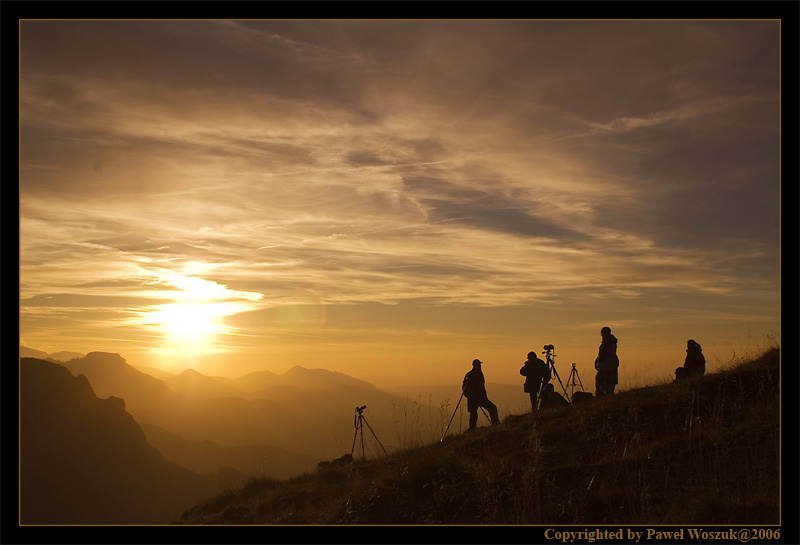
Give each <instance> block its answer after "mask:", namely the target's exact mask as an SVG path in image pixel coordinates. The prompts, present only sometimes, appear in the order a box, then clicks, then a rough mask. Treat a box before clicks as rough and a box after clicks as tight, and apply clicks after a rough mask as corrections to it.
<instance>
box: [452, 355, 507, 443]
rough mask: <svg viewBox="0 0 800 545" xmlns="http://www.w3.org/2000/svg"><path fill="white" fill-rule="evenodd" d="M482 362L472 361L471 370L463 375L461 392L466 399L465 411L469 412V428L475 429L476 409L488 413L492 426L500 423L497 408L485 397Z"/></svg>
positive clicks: (476, 423) (476, 420) (476, 421)
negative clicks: (483, 409)
mask: <svg viewBox="0 0 800 545" xmlns="http://www.w3.org/2000/svg"><path fill="white" fill-rule="evenodd" d="M482 363H483V362H482V361H481V360H479V359H475V360H472V370H471V371H469V372H467V374H466V375H464V380H463V381H462V382H461V390H462V391H463V392H464V397H466V398H467V411H468V412H469V428H470V429H475V428H476V427H477V425H478V408H479V407H483V408H485V409H486V410H487V411H489V418H490V420H491V422H492V426H495V425H497V424H499V423H500V419H499V418H498V416H497V406H496V405H495V404H494V403H492V402H491V401H489V398H488V397H487V396H486V379H485V378H484V376H483V371H482V370H481V364H482Z"/></svg>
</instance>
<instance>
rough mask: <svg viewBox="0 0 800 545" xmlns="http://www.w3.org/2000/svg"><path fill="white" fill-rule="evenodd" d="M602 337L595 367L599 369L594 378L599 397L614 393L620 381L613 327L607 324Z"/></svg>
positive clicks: (601, 333) (596, 392)
mask: <svg viewBox="0 0 800 545" xmlns="http://www.w3.org/2000/svg"><path fill="white" fill-rule="evenodd" d="M600 337H601V338H602V341H601V343H600V350H598V353H597V359H595V360H594V368H595V369H597V375H596V376H595V379H594V386H595V395H596V396H597V397H602V396H604V395H611V394H613V393H614V388H616V386H617V383H618V382H619V376H618V374H617V371H618V369H619V358H618V357H617V338H616V337H615V336H614V335H612V334H611V328H610V327H607V326H606V327H604V328H603V329H601V330H600Z"/></svg>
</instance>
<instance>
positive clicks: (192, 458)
mask: <svg viewBox="0 0 800 545" xmlns="http://www.w3.org/2000/svg"><path fill="white" fill-rule="evenodd" d="M140 426H141V428H142V430H143V431H144V433H145V435H146V436H147V441H148V442H149V443H150V444H151V445H153V446H154V447H155V448H157V449H158V451H159V452H160V453H161V454H163V455H164V458H166V459H167V460H170V461H171V462H175V463H176V464H178V465H181V466H183V467H186V468H188V469H191V470H192V471H196V472H198V473H210V472H214V471H217V470H218V468H220V467H233V468H236V469H237V470H238V471H241V472H242V473H245V474H247V475H252V476H259V477H271V478H275V479H283V478H288V477H292V476H294V475H298V474H300V473H304V472H306V471H310V470H313V469H316V467H317V462H318V461H319V460H318V459H317V458H316V457H314V456H308V455H304V454H299V453H297V452H291V451H288V450H285V449H282V448H278V447H273V446H269V445H244V446H228V445H220V444H217V443H214V442H212V441H208V440H204V441H189V440H188V439H185V438H183V437H181V436H179V435H177V434H175V433H172V432H169V431H167V430H164V429H162V428H160V427H158V426H155V425H153V424H140Z"/></svg>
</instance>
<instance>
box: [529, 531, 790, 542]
mask: <svg viewBox="0 0 800 545" xmlns="http://www.w3.org/2000/svg"><path fill="white" fill-rule="evenodd" d="M544 537H545V539H548V540H552V541H558V542H561V543H583V542H586V543H592V542H595V541H620V542H625V543H640V542H642V543H643V542H657V541H684V540H686V541H687V542H688V541H695V540H703V541H715V540H719V541H739V542H741V543H747V542H749V541H752V540H758V541H763V540H778V539H780V537H781V531H780V529H779V528H777V529H774V528H738V529H737V528H728V529H722V528H720V529H711V530H706V529H700V528H679V529H674V530H656V529H652V528H645V529H640V530H632V529H630V528H620V529H618V530H617V529H614V530H608V529H605V530H601V529H592V530H589V529H585V530H553V529H548V530H545V532H544Z"/></svg>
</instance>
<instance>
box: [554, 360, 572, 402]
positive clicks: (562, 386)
mask: <svg viewBox="0 0 800 545" xmlns="http://www.w3.org/2000/svg"><path fill="white" fill-rule="evenodd" d="M553 373H554V374H555V376H556V378H557V379H558V383H559V384H560V385H561V389H562V390H564V395H565V396H567V401H570V399H569V394H568V393H567V389H566V388H564V383H563V382H561V377H560V376H558V371H556V366H555V365H553ZM570 403H571V401H570Z"/></svg>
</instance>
